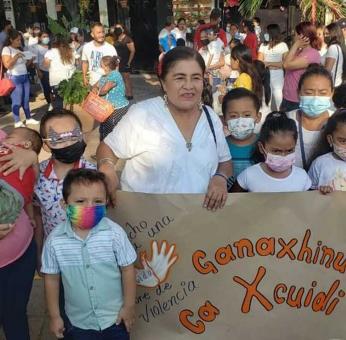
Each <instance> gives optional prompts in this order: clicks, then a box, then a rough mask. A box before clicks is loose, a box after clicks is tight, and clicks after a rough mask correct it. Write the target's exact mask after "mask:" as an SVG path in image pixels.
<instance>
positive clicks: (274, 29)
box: [267, 24, 283, 48]
mask: <svg viewBox="0 0 346 340" xmlns="http://www.w3.org/2000/svg"><path fill="white" fill-rule="evenodd" d="M267 33H268V34H269V37H270V38H269V42H268V44H269V48H273V47H274V46H276V45H278V44H280V43H281V42H282V41H283V39H282V34H281V29H280V26H279V25H278V24H270V25H268V26H267Z"/></svg>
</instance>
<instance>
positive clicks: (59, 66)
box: [44, 48, 76, 86]
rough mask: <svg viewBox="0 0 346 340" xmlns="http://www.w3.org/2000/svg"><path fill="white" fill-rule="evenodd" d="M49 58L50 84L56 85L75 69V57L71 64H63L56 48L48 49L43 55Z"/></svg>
mask: <svg viewBox="0 0 346 340" xmlns="http://www.w3.org/2000/svg"><path fill="white" fill-rule="evenodd" d="M44 57H45V58H47V59H49V60H50V66H49V84H50V86H57V85H59V84H60V82H62V81H63V80H65V79H66V80H67V79H70V78H71V77H72V75H73V73H74V71H75V70H76V66H75V57H73V61H72V63H71V64H63V62H62V60H61V57H60V52H59V50H58V49H57V48H52V49H51V50H48V51H47V53H46V54H45V56H44Z"/></svg>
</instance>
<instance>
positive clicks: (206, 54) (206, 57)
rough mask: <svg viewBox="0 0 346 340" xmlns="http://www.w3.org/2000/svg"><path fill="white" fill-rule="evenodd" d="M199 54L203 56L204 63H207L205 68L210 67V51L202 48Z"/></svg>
mask: <svg viewBox="0 0 346 340" xmlns="http://www.w3.org/2000/svg"><path fill="white" fill-rule="evenodd" d="M198 52H199V54H200V55H201V56H202V58H203V60H204V63H205V66H208V62H209V58H210V52H209V49H208V48H203V47H201V48H200V49H199V51H198Z"/></svg>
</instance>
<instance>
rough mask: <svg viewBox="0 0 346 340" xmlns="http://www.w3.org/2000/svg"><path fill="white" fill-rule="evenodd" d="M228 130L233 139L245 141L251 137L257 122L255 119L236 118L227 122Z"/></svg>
mask: <svg viewBox="0 0 346 340" xmlns="http://www.w3.org/2000/svg"><path fill="white" fill-rule="evenodd" d="M227 125H228V130H229V132H230V134H231V136H232V137H234V138H235V139H239V140H244V139H246V138H248V137H249V136H251V135H252V134H253V132H254V130H255V120H254V119H253V118H243V117H240V118H236V119H230V120H228V121H227Z"/></svg>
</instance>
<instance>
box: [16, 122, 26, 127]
mask: <svg viewBox="0 0 346 340" xmlns="http://www.w3.org/2000/svg"><path fill="white" fill-rule="evenodd" d="M24 126H25V125H24V124H23V122H22V121H19V122H16V123H14V127H15V128H19V127H24Z"/></svg>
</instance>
